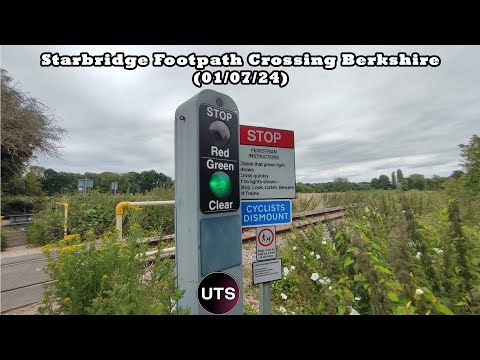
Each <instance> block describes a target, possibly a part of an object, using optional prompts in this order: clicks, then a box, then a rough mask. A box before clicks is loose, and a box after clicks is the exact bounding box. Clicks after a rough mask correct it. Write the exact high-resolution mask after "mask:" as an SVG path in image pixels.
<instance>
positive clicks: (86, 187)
mask: <svg viewBox="0 0 480 360" xmlns="http://www.w3.org/2000/svg"><path fill="white" fill-rule="evenodd" d="M87 189H88V186H87V175H85V194H84V195H83V196H87Z"/></svg>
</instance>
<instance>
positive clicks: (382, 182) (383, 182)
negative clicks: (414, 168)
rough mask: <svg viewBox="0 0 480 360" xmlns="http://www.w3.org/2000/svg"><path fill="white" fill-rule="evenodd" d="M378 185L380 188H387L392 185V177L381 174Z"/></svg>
mask: <svg viewBox="0 0 480 360" xmlns="http://www.w3.org/2000/svg"><path fill="white" fill-rule="evenodd" d="M378 186H379V188H380V189H384V190H387V189H389V188H390V187H391V184H390V179H389V178H388V176H387V175H380V176H379V178H378Z"/></svg>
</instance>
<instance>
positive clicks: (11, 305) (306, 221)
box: [1, 207, 345, 314]
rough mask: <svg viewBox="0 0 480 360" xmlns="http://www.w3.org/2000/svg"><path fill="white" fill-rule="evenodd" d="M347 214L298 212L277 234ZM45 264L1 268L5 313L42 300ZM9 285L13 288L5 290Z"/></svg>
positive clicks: (154, 241)
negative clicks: (16, 301)
mask: <svg viewBox="0 0 480 360" xmlns="http://www.w3.org/2000/svg"><path fill="white" fill-rule="evenodd" d="M344 214H345V209H344V208H342V207H334V208H326V209H322V210H313V211H305V212H301V213H297V214H294V216H293V218H292V224H290V225H280V226H277V228H276V229H277V231H276V232H277V233H278V234H281V233H286V232H288V231H290V230H292V228H303V227H306V226H308V225H313V224H316V223H320V222H324V221H331V220H335V219H340V218H343V216H344ZM255 236H256V235H255V228H246V229H243V231H242V241H244V242H248V241H253V240H255ZM174 239H175V234H171V235H166V236H163V237H151V238H145V239H143V242H148V243H149V244H150V245H151V246H155V245H158V244H159V243H160V242H161V241H171V240H174ZM161 251H162V253H163V254H162V255H161V256H164V257H172V258H173V257H175V248H174V247H171V248H166V249H163V250H161ZM157 252H158V250H153V251H149V252H147V253H144V254H142V256H145V258H146V260H152V259H154V258H155V255H156V253H157ZM45 264H46V261H45V258H44V257H43V256H40V257H37V258H34V259H27V260H19V261H16V262H9V263H5V264H2V265H1V268H2V291H1V292H2V309H1V313H2V314H3V313H6V312H11V311H14V310H16V309H19V308H23V307H26V306H29V305H32V304H35V303H38V302H39V301H40V300H41V294H42V292H43V291H42V290H43V284H45V283H50V282H51V280H50V279H49V278H48V276H47V275H46V274H45V273H44V272H43V271H39V269H41V266H44V265H45ZM15 270H16V271H15ZM14 272H18V273H20V272H23V273H24V274H25V276H26V277H28V278H23V279H17V280H15V281H11V280H8V279H4V274H7V275H8V274H9V273H10V274H12V276H13V273H14ZM29 274H30V275H29ZM5 280H7V281H5ZM5 283H7V284H10V285H7V286H5V287H4V284H5ZM16 297H17V298H20V302H19V303H18V304H17V305H15V298H16ZM4 299H6V300H5V302H8V303H5V304H4Z"/></svg>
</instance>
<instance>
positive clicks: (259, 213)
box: [242, 200, 292, 227]
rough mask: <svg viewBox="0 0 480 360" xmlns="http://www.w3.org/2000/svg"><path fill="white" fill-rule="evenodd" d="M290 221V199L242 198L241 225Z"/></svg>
mask: <svg viewBox="0 0 480 360" xmlns="http://www.w3.org/2000/svg"><path fill="white" fill-rule="evenodd" d="M291 223H292V201H291V200H242V227H257V226H265V225H285V224H291Z"/></svg>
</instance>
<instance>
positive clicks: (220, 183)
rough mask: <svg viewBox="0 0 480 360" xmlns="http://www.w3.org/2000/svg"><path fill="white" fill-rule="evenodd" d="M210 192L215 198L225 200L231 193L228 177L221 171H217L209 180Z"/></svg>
mask: <svg viewBox="0 0 480 360" xmlns="http://www.w3.org/2000/svg"><path fill="white" fill-rule="evenodd" d="M210 190H211V191H212V193H213V195H215V196H216V197H217V198H225V197H227V196H228V195H230V192H231V191H232V183H231V182H230V176H228V175H227V174H225V173H224V172H223V171H217V172H216V173H214V174H213V175H212V177H211V178H210Z"/></svg>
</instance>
